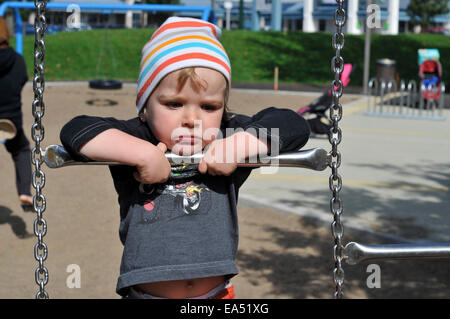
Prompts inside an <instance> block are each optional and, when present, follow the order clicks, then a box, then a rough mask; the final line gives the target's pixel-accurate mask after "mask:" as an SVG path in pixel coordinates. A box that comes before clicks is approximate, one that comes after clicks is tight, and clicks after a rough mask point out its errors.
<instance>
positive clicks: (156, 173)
mask: <svg viewBox="0 0 450 319" xmlns="http://www.w3.org/2000/svg"><path fill="white" fill-rule="evenodd" d="M141 134H142V133H141ZM135 135H137V136H139V135H140V134H139V127H138V126H136V125H135V124H134V123H132V122H131V125H130V123H129V122H128V123H127V122H123V121H117V120H115V119H110V118H108V119H104V118H98V117H85V116H83V117H77V118H75V119H73V120H72V121H70V122H69V123H67V124H66V125H65V126H64V127H63V129H62V130H61V141H62V143H63V145H64V147H65V148H66V149H67V150H68V151H69V153H71V154H75V156H77V157H81V158H84V159H91V160H96V161H111V162H119V163H123V164H125V165H129V166H135V167H136V169H137V172H136V173H135V179H136V180H138V181H139V182H142V183H145V184H153V183H161V182H164V181H165V180H167V178H168V177H169V174H170V163H169V162H168V160H167V159H166V157H165V156H164V153H165V151H166V150H167V148H166V146H165V145H164V144H163V143H159V144H158V146H155V145H153V144H152V143H150V142H148V141H146V140H144V139H142V138H139V137H137V136H135Z"/></svg>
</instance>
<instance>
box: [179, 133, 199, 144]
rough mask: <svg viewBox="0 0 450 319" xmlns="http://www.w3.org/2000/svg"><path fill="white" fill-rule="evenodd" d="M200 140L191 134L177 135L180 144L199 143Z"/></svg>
mask: <svg viewBox="0 0 450 319" xmlns="http://www.w3.org/2000/svg"><path fill="white" fill-rule="evenodd" d="M200 141H201V140H200V139H199V138H198V137H195V136H192V135H184V136H179V137H178V143H181V144H191V145H193V144H197V143H199V142H200Z"/></svg>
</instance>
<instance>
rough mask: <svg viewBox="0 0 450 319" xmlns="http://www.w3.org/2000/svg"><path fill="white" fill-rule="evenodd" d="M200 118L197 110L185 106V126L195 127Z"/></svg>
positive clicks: (183, 124)
mask: <svg viewBox="0 0 450 319" xmlns="http://www.w3.org/2000/svg"><path fill="white" fill-rule="evenodd" d="M197 120H199V118H198V114H197V112H196V111H195V110H194V109H192V108H188V107H187V108H185V109H184V112H183V119H182V121H183V123H182V126H184V127H192V128H193V127H194V126H195V125H196V123H195V122H196V121H197Z"/></svg>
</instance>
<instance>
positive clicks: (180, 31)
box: [136, 17, 231, 114]
mask: <svg viewBox="0 0 450 319" xmlns="http://www.w3.org/2000/svg"><path fill="white" fill-rule="evenodd" d="M221 33H222V31H221V29H220V28H218V27H217V26H215V25H214V24H211V23H209V22H206V21H203V20H199V19H193V18H179V17H171V18H169V19H167V20H166V21H165V22H164V23H163V24H162V25H161V26H160V27H159V28H158V29H157V30H156V31H155V33H153V35H152V37H151V38H150V41H149V42H147V44H145V46H144V48H143V49H142V58H141V65H140V72H139V79H138V88H137V98H136V107H137V112H138V114H139V112H140V111H141V109H142V107H143V106H144V104H145V102H146V101H147V99H148V97H149V96H150V94H151V93H152V92H153V90H154V89H155V87H156V86H157V85H158V83H159V82H160V81H161V80H162V79H163V78H164V77H165V76H166V75H167V74H169V73H170V72H173V71H176V70H180V69H183V68H187V67H207V68H211V69H214V70H217V71H219V72H221V73H222V74H223V75H224V76H225V78H226V79H227V81H228V83H229V84H230V83H231V65H230V60H229V59H228V56H227V54H226V52H225V49H224V48H223V46H222V44H221V43H220V42H219V39H220V36H221Z"/></svg>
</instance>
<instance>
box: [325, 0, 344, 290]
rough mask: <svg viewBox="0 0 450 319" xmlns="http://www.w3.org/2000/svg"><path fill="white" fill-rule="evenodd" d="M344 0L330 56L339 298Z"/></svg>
mask: <svg viewBox="0 0 450 319" xmlns="http://www.w3.org/2000/svg"><path fill="white" fill-rule="evenodd" d="M344 2H345V0H336V3H337V6H338V7H337V9H336V11H335V13H334V23H335V25H336V32H335V33H334V34H333V37H332V46H333V49H334V50H335V51H336V55H335V56H334V57H333V58H332V59H331V71H332V72H333V73H334V80H333V81H332V82H331V91H332V93H333V94H332V98H333V99H332V104H331V107H330V120H331V122H332V126H331V128H330V133H329V135H328V140H329V141H330V144H331V152H330V155H331V158H332V160H331V163H330V167H331V175H330V179H329V186H330V190H331V192H332V196H331V200H330V210H331V213H332V214H333V219H334V220H333V223H332V224H331V233H332V235H333V238H334V247H333V259H334V270H333V281H334V284H335V287H336V291H335V293H334V298H337V299H340V298H342V297H343V296H344V292H343V285H344V269H343V268H342V260H343V256H344V246H343V245H342V236H343V235H344V226H343V224H342V222H341V214H342V211H343V209H344V207H343V203H342V199H341V198H340V196H339V192H340V191H341V189H342V178H341V176H340V175H339V173H338V168H339V167H340V166H341V153H340V152H339V151H338V145H339V144H340V143H341V140H342V130H341V128H340V127H339V121H340V120H341V119H342V105H341V104H340V102H339V99H340V98H341V96H342V93H343V89H344V85H343V83H342V82H341V80H340V78H341V73H342V71H343V70H344V59H343V58H342V56H341V50H342V49H343V48H344V33H343V31H342V28H343V26H344V25H345V19H346V17H345V10H344V9H343V6H344Z"/></svg>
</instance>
